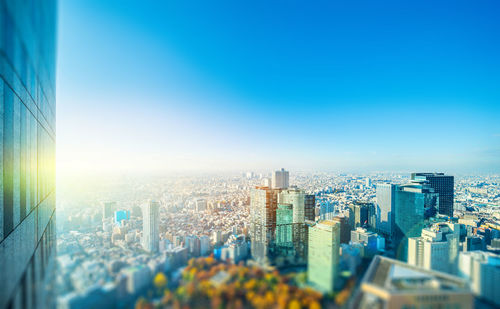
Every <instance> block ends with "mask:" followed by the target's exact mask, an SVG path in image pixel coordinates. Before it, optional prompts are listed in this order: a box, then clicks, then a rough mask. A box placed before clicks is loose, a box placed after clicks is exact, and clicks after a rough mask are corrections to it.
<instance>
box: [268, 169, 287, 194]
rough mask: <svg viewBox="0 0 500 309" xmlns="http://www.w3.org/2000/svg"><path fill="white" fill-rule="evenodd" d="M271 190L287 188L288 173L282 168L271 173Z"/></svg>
mask: <svg viewBox="0 0 500 309" xmlns="http://www.w3.org/2000/svg"><path fill="white" fill-rule="evenodd" d="M272 186H273V189H286V188H288V186H289V175H288V171H285V169H284V168H282V169H281V170H279V171H275V172H274V173H273V180H272Z"/></svg>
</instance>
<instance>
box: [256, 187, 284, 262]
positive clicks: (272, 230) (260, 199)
mask: <svg viewBox="0 0 500 309" xmlns="http://www.w3.org/2000/svg"><path fill="white" fill-rule="evenodd" d="M279 192H280V190H279V189H271V188H269V187H256V188H254V189H252V190H251V191H250V237H251V252H252V258H253V259H254V260H256V261H257V262H258V263H260V264H270V263H272V262H273V260H274V257H275V253H274V244H275V234H276V209H277V207H278V193H279Z"/></svg>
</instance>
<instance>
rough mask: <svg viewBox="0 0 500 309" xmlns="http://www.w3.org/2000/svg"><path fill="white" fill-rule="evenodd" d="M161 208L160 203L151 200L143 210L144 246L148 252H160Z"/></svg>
mask: <svg viewBox="0 0 500 309" xmlns="http://www.w3.org/2000/svg"><path fill="white" fill-rule="evenodd" d="M159 209H160V204H159V203H158V202H155V201H150V202H149V203H147V204H145V205H144V206H143V210H142V247H143V248H144V250H146V251H148V252H152V253H154V252H158V246H159V241H160V238H159V231H158V223H159V222H158V221H159Z"/></svg>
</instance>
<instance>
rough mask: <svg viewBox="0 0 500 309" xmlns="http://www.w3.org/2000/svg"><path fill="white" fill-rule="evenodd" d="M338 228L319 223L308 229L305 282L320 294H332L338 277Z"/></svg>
mask: <svg viewBox="0 0 500 309" xmlns="http://www.w3.org/2000/svg"><path fill="white" fill-rule="evenodd" d="M339 248H340V226H339V224H338V223H337V222H334V221H321V222H319V223H318V224H316V225H314V226H311V227H310V228H309V253H308V263H307V280H308V281H309V283H310V284H311V285H313V286H314V287H315V288H317V289H318V290H320V291H322V292H332V291H333V289H334V286H335V281H336V278H337V275H338V264H339Z"/></svg>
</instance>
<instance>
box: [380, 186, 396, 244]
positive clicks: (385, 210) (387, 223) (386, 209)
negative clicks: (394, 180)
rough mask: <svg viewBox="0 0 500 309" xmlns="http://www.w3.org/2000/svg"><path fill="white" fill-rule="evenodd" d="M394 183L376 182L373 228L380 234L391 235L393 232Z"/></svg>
mask: <svg viewBox="0 0 500 309" xmlns="http://www.w3.org/2000/svg"><path fill="white" fill-rule="evenodd" d="M396 187H397V186H396V185H393V184H389V183H379V184H377V205H376V209H375V213H376V222H375V229H376V230H377V232H379V233H380V234H382V235H385V236H392V234H393V233H394V205H395V201H396V199H395V197H394V195H395V192H396Z"/></svg>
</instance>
